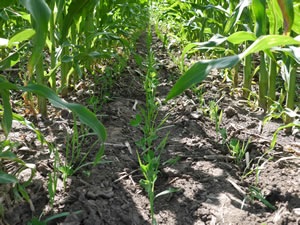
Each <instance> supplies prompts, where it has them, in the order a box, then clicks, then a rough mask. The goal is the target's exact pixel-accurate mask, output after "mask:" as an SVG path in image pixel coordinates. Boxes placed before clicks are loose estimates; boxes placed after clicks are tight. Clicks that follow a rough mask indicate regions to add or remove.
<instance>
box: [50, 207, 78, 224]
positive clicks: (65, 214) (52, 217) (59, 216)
mask: <svg viewBox="0 0 300 225" xmlns="http://www.w3.org/2000/svg"><path fill="white" fill-rule="evenodd" d="M82 212H83V211H82V210H78V211H76V212H72V215H77V214H80V213H82ZM70 214H71V213H69V212H63V213H59V214H57V215H54V216H51V217H49V218H47V219H45V220H44V222H45V224H47V223H48V222H49V221H51V220H55V219H58V218H61V217H65V216H68V215H70Z"/></svg>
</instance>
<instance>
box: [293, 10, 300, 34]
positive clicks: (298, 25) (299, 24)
mask: <svg viewBox="0 0 300 225" xmlns="http://www.w3.org/2000/svg"><path fill="white" fill-rule="evenodd" d="M292 30H293V31H295V32H296V33H297V34H300V7H299V5H298V6H296V5H295V6H294V23H293V26H292Z"/></svg>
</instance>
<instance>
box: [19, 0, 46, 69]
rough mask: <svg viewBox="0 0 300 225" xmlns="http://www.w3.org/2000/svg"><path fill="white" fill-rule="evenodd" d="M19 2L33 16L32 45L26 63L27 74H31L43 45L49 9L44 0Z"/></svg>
mask: <svg viewBox="0 0 300 225" xmlns="http://www.w3.org/2000/svg"><path fill="white" fill-rule="evenodd" d="M20 2H21V3H22V4H23V6H24V7H25V8H26V9H27V10H28V11H29V12H30V14H31V16H32V18H33V25H34V26H33V27H34V29H35V31H36V34H35V36H34V47H33V50H32V55H31V57H30V60H29V63H28V72H29V74H32V73H33V69H34V67H35V65H36V64H37V62H38V61H39V59H40V57H41V53H42V51H43V49H44V47H45V43H46V38H47V33H48V22H49V19H50V14H51V11H50V9H49V7H48V5H47V3H46V2H45V1H44V0H34V1H32V0H20Z"/></svg>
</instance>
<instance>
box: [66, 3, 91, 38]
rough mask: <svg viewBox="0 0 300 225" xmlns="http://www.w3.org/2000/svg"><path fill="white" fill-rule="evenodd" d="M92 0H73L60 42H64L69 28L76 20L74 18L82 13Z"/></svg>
mask: <svg viewBox="0 0 300 225" xmlns="http://www.w3.org/2000/svg"><path fill="white" fill-rule="evenodd" d="M89 2H91V0H73V1H72V2H71V4H70V6H69V8H68V13H67V16H66V18H65V19H64V24H63V28H62V31H61V37H60V43H63V42H64V41H65V40H66V38H67V36H68V33H69V28H70V27H71V25H72V24H73V22H74V18H76V17H77V16H78V15H80V14H81V12H82V10H83V9H84V8H85V7H86V6H87V4H88V3H89Z"/></svg>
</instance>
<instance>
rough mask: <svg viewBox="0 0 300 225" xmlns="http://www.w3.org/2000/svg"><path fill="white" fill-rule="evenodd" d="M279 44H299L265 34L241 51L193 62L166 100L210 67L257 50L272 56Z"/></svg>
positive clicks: (232, 62) (203, 75)
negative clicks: (271, 50)
mask: <svg viewBox="0 0 300 225" xmlns="http://www.w3.org/2000/svg"><path fill="white" fill-rule="evenodd" d="M281 45H300V41H299V40H298V39H297V38H295V39H294V38H292V37H287V36H283V35H266V36H261V37H259V38H258V39H257V40H256V41H255V42H254V43H253V44H252V45H250V46H249V47H248V48H247V49H246V50H245V51H244V52H243V53H241V54H239V55H235V56H228V57H224V58H220V59H214V60H203V61H200V62H197V63H195V64H194V65H193V66H192V67H191V68H190V69H189V70H188V71H187V72H186V73H185V74H184V75H182V76H181V77H180V78H179V80H178V81H177V82H176V84H175V85H174V86H173V88H172V89H171V91H170V92H169V94H168V96H167V98H166V101H168V100H170V99H172V98H174V97H175V96H177V95H179V94H181V93H182V92H183V91H184V90H186V89H187V88H189V87H191V86H192V85H193V84H197V83H199V82H201V81H203V80H204V79H205V78H206V77H207V75H208V74H209V73H210V71H211V70H212V69H223V68H228V67H233V66H234V65H236V64H237V63H238V62H239V61H240V60H241V59H242V58H244V57H246V56H248V55H250V54H252V53H255V52H259V51H266V52H267V54H268V55H270V56H272V53H271V52H270V49H271V48H273V47H276V46H281Z"/></svg>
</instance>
